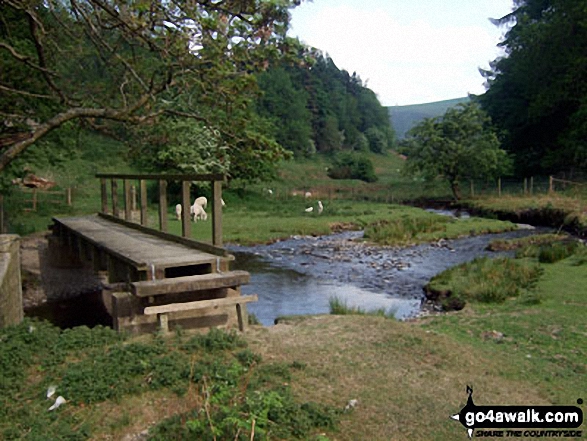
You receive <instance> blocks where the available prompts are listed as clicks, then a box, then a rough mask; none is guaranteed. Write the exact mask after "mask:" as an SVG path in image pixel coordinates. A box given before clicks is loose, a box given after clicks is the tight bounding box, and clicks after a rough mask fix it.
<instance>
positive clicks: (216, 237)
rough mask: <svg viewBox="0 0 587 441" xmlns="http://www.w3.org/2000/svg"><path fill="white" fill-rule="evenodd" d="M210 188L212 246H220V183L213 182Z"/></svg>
mask: <svg viewBox="0 0 587 441" xmlns="http://www.w3.org/2000/svg"><path fill="white" fill-rule="evenodd" d="M211 186H212V200H213V203H212V245H215V246H217V247H221V246H222V182H221V181H213V182H211Z"/></svg>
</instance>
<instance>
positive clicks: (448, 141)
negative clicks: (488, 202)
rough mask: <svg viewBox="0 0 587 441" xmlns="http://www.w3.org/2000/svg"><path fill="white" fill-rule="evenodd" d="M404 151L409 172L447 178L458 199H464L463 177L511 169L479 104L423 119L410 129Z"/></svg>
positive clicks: (494, 173) (486, 174) (473, 176)
mask: <svg viewBox="0 0 587 441" xmlns="http://www.w3.org/2000/svg"><path fill="white" fill-rule="evenodd" d="M404 151H405V152H406V153H407V155H408V159H407V161H406V167H405V168H404V170H405V171H406V172H407V173H409V174H412V175H419V176H422V177H424V178H425V179H427V180H434V179H438V178H441V179H444V180H446V181H447V182H448V183H449V185H450V188H451V190H452V193H453V196H454V198H455V199H456V200H458V199H460V198H461V190H460V185H461V183H462V182H463V181H464V180H467V179H476V178H482V179H488V178H495V177H497V176H499V175H500V174H502V173H505V172H507V170H508V168H509V159H508V156H507V154H506V152H505V151H504V150H502V149H501V148H500V143H499V140H498V138H497V135H496V133H495V131H494V130H493V129H492V127H491V126H490V120H489V118H488V117H487V115H486V114H485V112H483V111H482V110H481V108H480V107H479V106H478V105H477V104H476V103H467V104H460V105H459V106H457V107H453V108H450V109H448V110H447V111H446V113H445V114H444V116H442V117H437V118H427V119H425V120H423V121H422V122H420V123H419V124H418V125H416V126H415V127H413V128H412V129H411V130H410V131H409V132H408V135H407V138H406V139H405V140H404Z"/></svg>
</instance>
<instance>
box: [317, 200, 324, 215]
mask: <svg viewBox="0 0 587 441" xmlns="http://www.w3.org/2000/svg"><path fill="white" fill-rule="evenodd" d="M323 211H324V205H322V201H318V214H322V212H323Z"/></svg>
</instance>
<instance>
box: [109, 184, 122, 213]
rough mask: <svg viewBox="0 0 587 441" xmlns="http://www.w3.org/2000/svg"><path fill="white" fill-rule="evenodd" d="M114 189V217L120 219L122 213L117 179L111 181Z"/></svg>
mask: <svg viewBox="0 0 587 441" xmlns="http://www.w3.org/2000/svg"><path fill="white" fill-rule="evenodd" d="M110 184H111V189H112V216H114V217H119V215H120V212H119V211H118V181H117V180H116V178H112V179H111V180H110Z"/></svg>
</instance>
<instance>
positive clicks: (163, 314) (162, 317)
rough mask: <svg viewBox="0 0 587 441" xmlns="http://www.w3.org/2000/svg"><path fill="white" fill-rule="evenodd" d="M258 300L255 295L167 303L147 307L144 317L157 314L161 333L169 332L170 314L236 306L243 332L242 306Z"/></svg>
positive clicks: (243, 316) (244, 314)
mask: <svg viewBox="0 0 587 441" xmlns="http://www.w3.org/2000/svg"><path fill="white" fill-rule="evenodd" d="M257 300H258V298H257V294H253V295H250V296H235V297H225V298H222V299H211V300H197V301H195V302H184V303H169V304H167V305H158V306H147V307H146V308H145V310H144V312H143V313H144V314H145V315H154V314H157V317H158V320H159V327H160V328H161V330H162V331H164V332H168V331H169V324H168V323H169V318H168V314H169V313H172V312H181V311H193V310H196V309H207V308H214V309H217V308H222V307H226V306H233V305H235V306H236V314H237V320H238V328H239V330H240V331H241V332H244V331H245V326H246V323H245V322H246V320H245V319H246V310H243V309H242V305H244V304H245V303H249V302H256V301H257Z"/></svg>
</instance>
